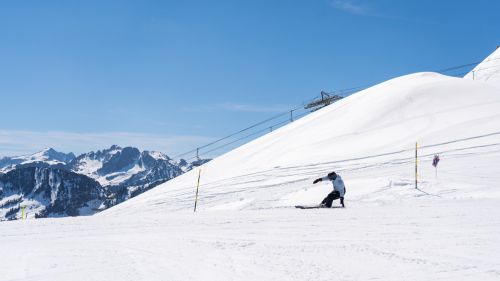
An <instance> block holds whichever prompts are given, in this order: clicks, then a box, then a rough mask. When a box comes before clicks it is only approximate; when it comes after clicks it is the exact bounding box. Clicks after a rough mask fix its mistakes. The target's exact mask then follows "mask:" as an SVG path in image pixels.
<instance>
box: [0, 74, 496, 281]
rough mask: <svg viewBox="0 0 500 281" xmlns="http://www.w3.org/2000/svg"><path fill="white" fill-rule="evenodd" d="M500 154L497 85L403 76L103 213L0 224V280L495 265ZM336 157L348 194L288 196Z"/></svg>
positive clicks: (441, 270) (319, 190) (261, 275)
mask: <svg viewBox="0 0 500 281" xmlns="http://www.w3.org/2000/svg"><path fill="white" fill-rule="evenodd" d="M416 143H418V155H419V161H418V171H419V172H418V173H419V181H418V189H415V186H414V185H415V177H414V173H415V147H416ZM436 154H439V156H440V158H441V161H440V162H439V165H438V168H437V169H434V167H432V165H431V162H432V158H433V156H434V155H436ZM499 163H500V90H499V89H498V88H496V87H495V86H492V85H489V84H488V83H482V82H478V81H473V80H469V79H460V78H451V77H447V76H442V75H439V74H435V73H417V74H412V75H407V76H403V77H399V78H396V79H393V80H390V81H387V82H385V83H382V84H379V85H377V86H375V87H372V88H369V89H367V90H364V91H362V92H359V93H357V94H355V95H352V96H350V97H348V98H345V99H343V100H341V101H339V102H337V103H334V104H332V105H330V106H328V107H325V108H323V109H321V110H319V111H316V112H314V113H311V114H310V115H308V116H306V117H304V118H302V119H300V120H297V121H295V122H293V123H291V124H289V125H287V126H285V127H282V128H281V129H279V130H276V131H274V132H272V133H269V134H267V135H265V136H263V137H261V138H259V139H257V140H254V141H252V142H250V143H248V144H246V145H243V146H241V147H239V148H237V149H235V150H233V151H231V152H229V153H226V154H225V155H222V156H220V157H218V158H216V159H214V160H212V161H211V162H208V163H206V164H205V165H203V166H202V167H200V168H197V169H194V170H192V171H191V172H188V173H186V174H183V175H181V176H179V177H177V178H175V179H173V180H171V181H169V182H167V183H165V184H163V185H160V186H158V187H156V188H154V189H152V190H150V191H148V192H146V193H143V194H141V195H139V196H137V197H135V198H132V199H130V200H128V201H126V202H124V203H122V204H120V205H118V206H115V207H113V208H111V209H109V210H106V211H104V212H102V213H100V214H98V215H95V216H92V217H78V218H63V219H43V220H27V221H15V222H4V223H0V244H1V245H2V255H0V266H1V270H0V271H1V272H2V275H0V279H1V280H75V281H76V280H431V279H432V280H499V279H500V215H499V214H500V186H499V184H498V183H499V182H500V173H499V172H498V171H500V165H499ZM199 169H201V184H200V188H199V201H198V205H197V212H196V213H194V212H193V204H194V198H195V193H196V182H197V179H198V173H199ZM332 170H335V171H337V172H338V173H339V174H340V175H341V176H342V177H343V179H344V181H345V183H346V187H347V193H346V205H347V207H346V208H332V209H311V210H299V209H296V208H294V205H298V204H304V205H309V204H311V205H312V204H317V203H318V202H320V201H321V199H322V198H323V197H324V196H325V195H326V194H327V193H329V192H330V191H331V188H332V187H331V184H329V183H327V182H326V183H325V182H321V183H318V184H316V185H313V184H312V181H313V180H314V179H315V178H318V177H322V176H325V175H326V174H327V173H328V172H330V171H332ZM334 204H336V205H335V206H337V207H338V202H336V203H334Z"/></svg>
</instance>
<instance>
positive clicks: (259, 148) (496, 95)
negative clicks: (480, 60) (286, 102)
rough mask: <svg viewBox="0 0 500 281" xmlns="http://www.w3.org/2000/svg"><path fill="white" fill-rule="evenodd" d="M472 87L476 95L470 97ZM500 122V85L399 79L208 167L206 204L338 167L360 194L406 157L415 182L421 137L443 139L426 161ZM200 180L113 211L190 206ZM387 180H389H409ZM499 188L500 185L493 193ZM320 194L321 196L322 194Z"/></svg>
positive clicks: (262, 194)
mask: <svg viewBox="0 0 500 281" xmlns="http://www.w3.org/2000/svg"><path fill="white" fill-rule="evenodd" d="M471 93H474V99H471V98H470V94H471ZM499 124H500V92H499V91H498V89H496V88H494V87H491V86H489V85H487V84H483V83H477V82H475V81H469V80H464V79H461V78H452V77H447V76H443V75H440V74H436V73H417V74H412V75H407V76H403V77H399V78H396V79H393V80H390V81H387V82H385V83H382V84H379V85H377V86H374V87H372V88H369V89H367V90H364V91H362V92H359V93H357V94H355V95H353V96H350V97H348V98H345V99H343V100H341V101H339V102H337V103H335V104H333V105H331V106H328V107H326V108H324V109H322V110H319V111H317V112H314V113H312V114H310V115H308V116H306V117H304V118H302V119H300V120H298V121H296V122H294V123H292V124H290V125H288V126H285V127H283V128H281V129H280V130H276V131H274V132H272V133H270V134H268V135H266V136H263V137H261V138H259V139H257V140H255V141H253V142H250V143H248V144H246V145H243V146H242V147H239V148H237V149H235V150H233V151H231V152H229V153H227V154H225V155H223V156H220V157H218V158H216V159H214V160H213V161H211V162H209V163H207V164H205V165H203V168H202V180H201V183H202V185H201V189H202V193H201V194H202V196H201V204H200V208H201V209H203V208H211V207H214V206H217V205H218V204H219V201H222V202H224V201H226V200H234V199H238V200H239V198H238V197H239V196H238V195H237V194H238V193H239V192H242V193H245V195H244V196H242V198H244V199H245V200H247V199H249V198H248V197H249V196H252V195H253V196H254V197H255V198H254V199H255V200H254V201H253V202H251V203H249V204H248V205H250V206H248V207H250V208H251V207H252V206H254V207H257V206H258V207H272V206H276V205H281V204H282V203H283V202H282V201H283V200H281V199H282V198H280V197H279V196H281V195H283V196H285V195H287V194H288V193H290V192H291V191H293V188H292V187H290V185H291V184H294V183H297V182H300V184H298V185H297V187H296V188H302V187H306V186H309V182H310V181H312V179H313V178H314V177H319V176H324V175H325V174H326V173H327V172H328V171H330V170H332V169H334V170H337V171H339V172H340V174H341V175H344V178H345V180H346V181H347V182H348V190H350V191H351V192H353V190H352V189H350V188H349V186H352V182H351V181H352V179H353V178H354V177H358V175H357V173H362V172H361V171H360V170H363V169H365V168H367V167H371V166H376V167H380V166H384V165H390V164H391V161H392V162H396V163H398V161H399V162H404V163H405V165H406V168H405V169H407V170H405V173H404V175H405V178H407V180H408V181H409V180H410V179H411V178H412V177H413V175H412V168H413V165H412V161H413V159H412V155H413V154H414V152H413V150H414V146H415V142H419V143H420V145H421V146H429V145H436V146H431V147H428V148H424V149H422V151H421V154H424V155H425V156H426V158H424V159H423V160H425V161H430V159H431V158H432V156H433V155H434V154H435V153H441V154H445V155H444V156H446V154H451V155H453V154H454V153H455V154H458V153H460V151H461V149H466V148H469V147H475V146H482V145H490V144H492V143H496V141H498V140H500V126H499ZM491 134H492V135H491ZM441 143H443V145H439V144H441ZM455 151H456V152H455ZM445 152H446V153H445ZM196 179H197V173H196V171H195V172H190V173H186V174H184V175H182V176H180V177H177V178H175V179H173V180H171V181H169V182H167V183H165V184H163V185H161V186H159V187H157V188H155V189H154V190H152V191H150V192H148V193H145V194H143V195H141V196H139V197H138V198H134V199H133V200H129V201H127V202H125V203H124V204H121V205H119V206H116V207H114V208H112V209H110V210H109V211H108V212H106V213H109V214H112V215H121V214H130V213H136V212H148V211H150V210H149V209H150V208H151V209H155V210H158V208H164V209H166V210H165V211H167V210H168V211H171V210H178V209H183V208H186V207H188V206H191V204H192V189H193V186H194V185H195V184H196ZM384 180H385V184H387V183H389V181H390V180H393V181H398V180H401V179H399V178H394V179H392V178H386V177H384ZM270 187H273V188H275V189H277V190H279V191H280V193H279V196H278V198H268V197H270V195H269V194H268V193H269V189H270ZM323 192H324V191H323ZM354 192H355V191H354ZM351 194H352V193H351ZM499 194H500V193H498V192H497V191H495V192H494V193H492V194H489V195H488V196H495V197H497V196H498V195H499ZM304 196H306V195H305V194H303V195H301V196H300V197H299V198H298V200H297V201H290V200H286V204H285V205H291V204H292V205H293V204H295V203H300V201H301V200H300V198H304ZM226 197H234V198H232V199H229V198H226ZM287 198H288V197H287ZM268 199H271V200H268ZM315 199H316V201H315V202H317V200H319V199H321V198H316V197H315ZM277 200H278V201H277ZM157 204H162V205H161V206H158V205H157Z"/></svg>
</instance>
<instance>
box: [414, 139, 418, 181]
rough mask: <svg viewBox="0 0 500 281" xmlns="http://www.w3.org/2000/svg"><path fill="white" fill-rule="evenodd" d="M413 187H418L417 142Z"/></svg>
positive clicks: (416, 146)
mask: <svg viewBox="0 0 500 281" xmlns="http://www.w3.org/2000/svg"><path fill="white" fill-rule="evenodd" d="M415 189H418V142H416V143H415Z"/></svg>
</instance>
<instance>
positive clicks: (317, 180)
mask: <svg viewBox="0 0 500 281" xmlns="http://www.w3.org/2000/svg"><path fill="white" fill-rule="evenodd" d="M320 181H321V179H315V180H314V181H313V184H316V183H318V182H320Z"/></svg>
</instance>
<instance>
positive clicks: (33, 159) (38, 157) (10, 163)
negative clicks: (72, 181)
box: [0, 148, 75, 173]
mask: <svg viewBox="0 0 500 281" xmlns="http://www.w3.org/2000/svg"><path fill="white" fill-rule="evenodd" d="M73 159H75V155H74V154H73V153H63V152H58V151H55V150H54V149H53V148H45V149H43V150H42V151H39V152H36V153H34V154H29V155H23V156H14V157H2V158H0V172H2V173H6V172H8V171H11V170H13V169H15V168H16V167H19V166H29V165H40V166H42V165H43V166H45V167H49V166H53V167H59V168H62V167H63V166H65V165H66V164H67V163H69V162H70V161H71V160H73Z"/></svg>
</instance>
